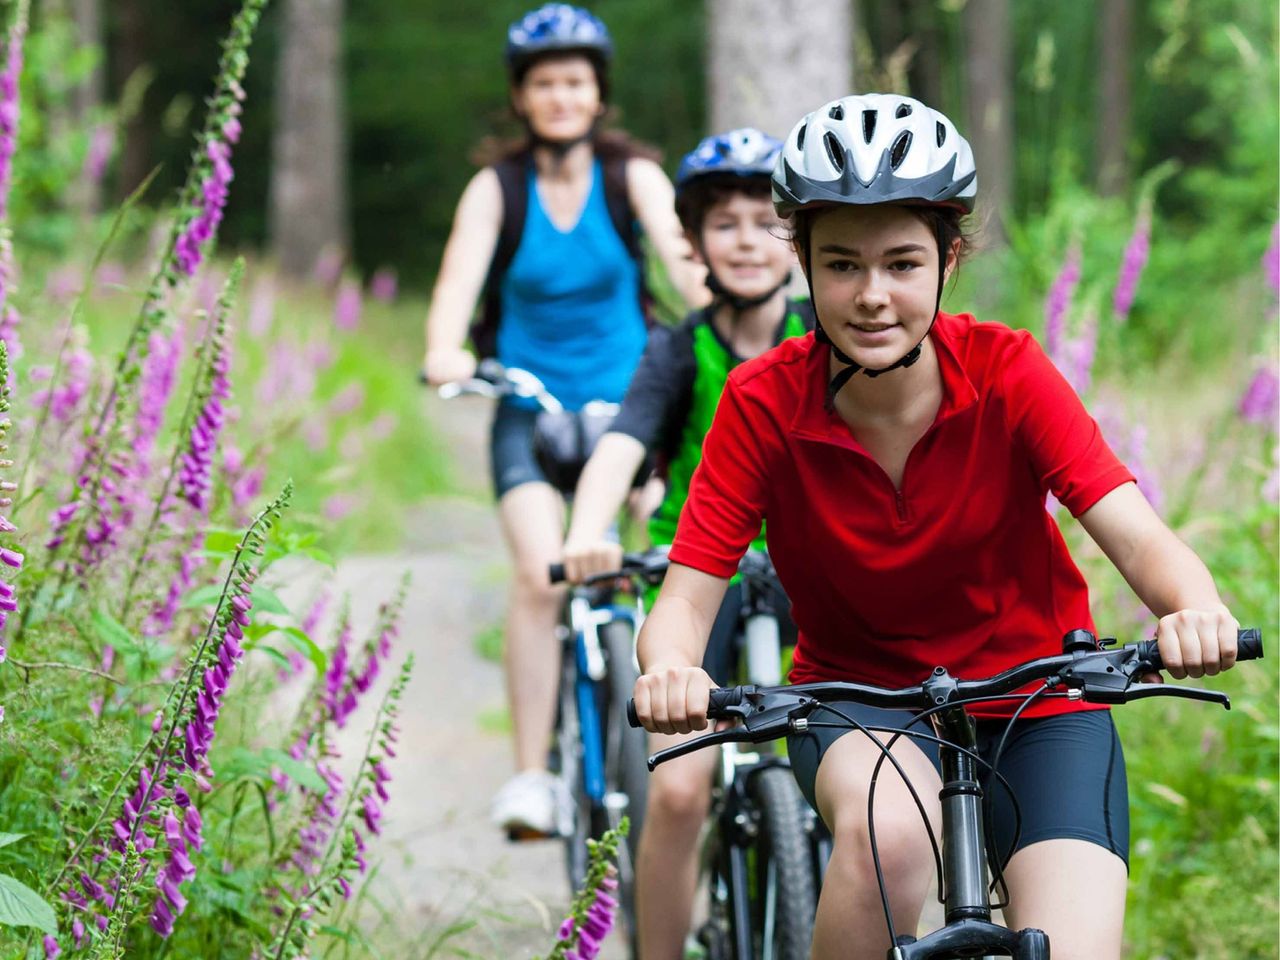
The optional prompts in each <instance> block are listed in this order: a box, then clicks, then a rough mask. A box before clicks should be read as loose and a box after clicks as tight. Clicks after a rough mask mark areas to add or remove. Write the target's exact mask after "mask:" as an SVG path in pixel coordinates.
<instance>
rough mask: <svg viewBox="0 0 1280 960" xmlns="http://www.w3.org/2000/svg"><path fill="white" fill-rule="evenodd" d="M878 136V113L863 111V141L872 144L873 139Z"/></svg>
mask: <svg viewBox="0 0 1280 960" xmlns="http://www.w3.org/2000/svg"><path fill="white" fill-rule="evenodd" d="M875 135H876V111H874V110H863V111H862V139H863V140H865V141H866V142H867V143H870V142H871V138H872V137H874V136H875Z"/></svg>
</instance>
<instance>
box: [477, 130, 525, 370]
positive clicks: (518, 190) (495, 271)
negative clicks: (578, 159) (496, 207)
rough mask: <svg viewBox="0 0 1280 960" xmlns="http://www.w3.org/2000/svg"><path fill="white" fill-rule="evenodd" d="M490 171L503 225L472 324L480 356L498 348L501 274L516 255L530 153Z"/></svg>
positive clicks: (506, 160) (523, 217)
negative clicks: (499, 197) (498, 194)
mask: <svg viewBox="0 0 1280 960" xmlns="http://www.w3.org/2000/svg"><path fill="white" fill-rule="evenodd" d="M493 171H494V173H496V174H497V175H498V186H499V188H500V189H501V191H502V227H501V228H500V229H499V231H498V243H497V245H496V246H495V247H494V250H493V259H492V260H490V261H489V275H488V277H487V278H486V279H485V286H484V299H483V301H482V303H481V305H480V313H479V316H478V317H477V318H476V321H475V323H473V324H472V325H471V343H472V345H473V346H474V347H475V349H476V353H478V354H479V355H480V356H481V357H492V356H493V355H494V353H495V352H496V351H497V342H498V321H499V319H500V318H501V314H502V278H503V276H504V275H505V274H506V272H507V268H508V267H510V266H511V261H512V260H514V259H515V256H516V249H517V248H518V247H519V246H520V237H521V235H522V234H523V233H524V221H525V216H526V215H527V213H528V210H529V181H528V176H529V156H528V154H524V153H520V154H517V155H516V156H514V157H507V158H506V159H504V160H500V161H498V162H497V163H495V164H494V165H493Z"/></svg>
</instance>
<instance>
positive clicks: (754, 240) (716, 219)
mask: <svg viewBox="0 0 1280 960" xmlns="http://www.w3.org/2000/svg"><path fill="white" fill-rule="evenodd" d="M697 240H700V242H695V243H694V248H695V249H696V250H697V251H698V253H699V255H700V257H701V259H702V261H703V262H704V263H705V264H706V265H707V268H708V269H709V270H710V271H711V272H712V273H713V274H715V276H716V278H717V279H718V280H719V281H720V282H721V283H722V284H724V286H725V289H727V290H728V291H729V292H730V293H732V294H734V295H735V296H739V297H743V298H744V299H749V298H751V297H758V296H761V295H763V294H766V293H768V292H769V291H770V290H773V289H774V288H775V287H777V286H778V285H779V284H780V283H782V281H783V280H784V279H786V276H787V272H788V271H789V270H790V269H791V268H792V267H793V266H794V265H795V255H794V253H793V252H792V250H791V244H789V243H788V242H787V241H786V240H785V239H783V224H782V221H780V220H779V219H778V216H777V214H775V213H774V212H773V203H772V201H771V200H769V199H768V198H767V197H750V196H748V195H746V194H744V193H731V194H729V195H728V196H727V197H725V198H724V199H722V200H718V201H717V202H715V203H713V204H712V205H711V206H710V207H709V208H708V209H707V212H706V216H705V217H704V218H703V221H702V236H701V237H700V238H697Z"/></svg>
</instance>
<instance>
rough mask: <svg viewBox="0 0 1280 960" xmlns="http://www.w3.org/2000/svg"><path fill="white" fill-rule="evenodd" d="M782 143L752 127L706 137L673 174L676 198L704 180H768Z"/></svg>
mask: <svg viewBox="0 0 1280 960" xmlns="http://www.w3.org/2000/svg"><path fill="white" fill-rule="evenodd" d="M781 150H782V141H781V140H775V139H774V138H773V137H771V136H769V135H768V134H767V133H761V132H760V131H759V130H757V129H755V128H754V127H741V128H739V129H737V130H730V131H729V132H728V133H720V134H716V135H715V136H711V137H706V138H704V139H703V140H702V142H701V143H699V144H698V145H697V146H696V147H694V148H693V149H692V150H691V151H689V153H687V154H685V156H684V159H683V160H681V161H680V169H679V170H677V171H676V184H675V186H676V197H677V198H678V197H679V196H680V194H681V192H682V191H683V190H684V188H685V187H687V186H688V185H689V184H690V183H692V182H694V181H696V180H700V179H701V178H703V177H713V176H714V177H720V176H730V177H735V176H736V177H768V176H771V175H772V173H773V168H774V166H775V165H776V164H777V162H778V154H779V152H780V151H781Z"/></svg>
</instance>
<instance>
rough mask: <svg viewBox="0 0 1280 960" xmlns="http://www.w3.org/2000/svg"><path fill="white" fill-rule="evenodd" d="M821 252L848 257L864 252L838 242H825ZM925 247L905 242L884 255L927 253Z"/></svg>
mask: <svg viewBox="0 0 1280 960" xmlns="http://www.w3.org/2000/svg"><path fill="white" fill-rule="evenodd" d="M818 252H819V253H836V254H843V255H844V256H846V257H860V256H862V252H861V251H859V250H856V249H854V248H853V247H842V246H840V244H838V243H824V244H823V245H822V246H820V247H819V248H818ZM926 252H927V250H926V248H925V247H923V246H921V245H920V244H918V243H904V244H901V245H899V246H896V247H891V248H890V249H888V250H886V251H885V252H884V254H883V256H886V257H896V256H899V255H901V254H904V253H926Z"/></svg>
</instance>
